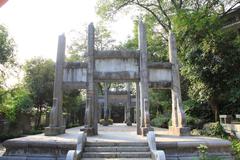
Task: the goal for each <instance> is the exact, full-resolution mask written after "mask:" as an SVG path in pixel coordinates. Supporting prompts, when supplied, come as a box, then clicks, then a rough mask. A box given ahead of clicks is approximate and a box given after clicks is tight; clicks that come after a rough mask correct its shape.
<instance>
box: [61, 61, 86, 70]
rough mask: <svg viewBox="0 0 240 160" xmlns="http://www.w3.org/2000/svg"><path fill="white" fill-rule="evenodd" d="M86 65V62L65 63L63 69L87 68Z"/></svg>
mask: <svg viewBox="0 0 240 160" xmlns="http://www.w3.org/2000/svg"><path fill="white" fill-rule="evenodd" d="M87 67H88V64H87V63H86V62H65V63H64V68H71V69H72V68H87Z"/></svg>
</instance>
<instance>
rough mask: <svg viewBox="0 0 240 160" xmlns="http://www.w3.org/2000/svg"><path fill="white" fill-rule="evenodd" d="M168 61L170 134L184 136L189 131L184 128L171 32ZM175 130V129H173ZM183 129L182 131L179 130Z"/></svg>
mask: <svg viewBox="0 0 240 160" xmlns="http://www.w3.org/2000/svg"><path fill="white" fill-rule="evenodd" d="M168 41H169V60H170V62H171V63H172V89H171V94H172V127H170V128H171V130H170V131H172V132H171V133H172V134H176V135H178V134H179V133H180V134H182V135H186V134H189V133H184V131H186V132H189V131H190V129H187V128H186V117H185V113H184V111H183V104H182V97H181V88H180V77H179V67H178V62H177V47H176V40H175V37H174V35H173V33H172V32H170V33H169V40H168ZM173 128H175V129H173ZM180 128H183V129H180Z"/></svg>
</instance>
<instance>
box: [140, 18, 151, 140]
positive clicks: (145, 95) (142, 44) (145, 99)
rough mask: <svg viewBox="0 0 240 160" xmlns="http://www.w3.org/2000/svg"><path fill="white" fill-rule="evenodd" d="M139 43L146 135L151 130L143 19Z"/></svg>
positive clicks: (143, 118) (142, 119) (142, 106)
mask: <svg viewBox="0 0 240 160" xmlns="http://www.w3.org/2000/svg"><path fill="white" fill-rule="evenodd" d="M138 32H139V33H138V36H139V37H138V45H139V50H140V106H141V132H142V135H144V136H146V135H147V132H148V131H149V130H151V128H150V124H148V123H149V119H150V118H149V106H148V105H149V103H148V68H147V61H148V57H147V39H146V30H145V26H144V24H143V23H142V21H139V29H138Z"/></svg>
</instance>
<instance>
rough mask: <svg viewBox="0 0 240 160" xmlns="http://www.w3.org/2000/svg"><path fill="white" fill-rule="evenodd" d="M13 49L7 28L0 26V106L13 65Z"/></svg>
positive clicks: (12, 42)
mask: <svg viewBox="0 0 240 160" xmlns="http://www.w3.org/2000/svg"><path fill="white" fill-rule="evenodd" d="M14 49H15V42H14V40H13V39H12V38H10V37H9V34H8V31H7V28H6V27H4V26H3V25H0V104H1V103H2V102H3V101H2V100H3V96H5V94H7V92H8V91H7V90H5V88H6V87H5V84H6V83H5V82H6V79H7V75H8V73H9V72H10V70H11V69H12V68H14V65H15V55H14Z"/></svg>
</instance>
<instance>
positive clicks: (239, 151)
mask: <svg viewBox="0 0 240 160" xmlns="http://www.w3.org/2000/svg"><path fill="white" fill-rule="evenodd" d="M232 149H233V154H234V156H235V159H240V141H239V140H238V139H236V138H234V139H233V140H232Z"/></svg>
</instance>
